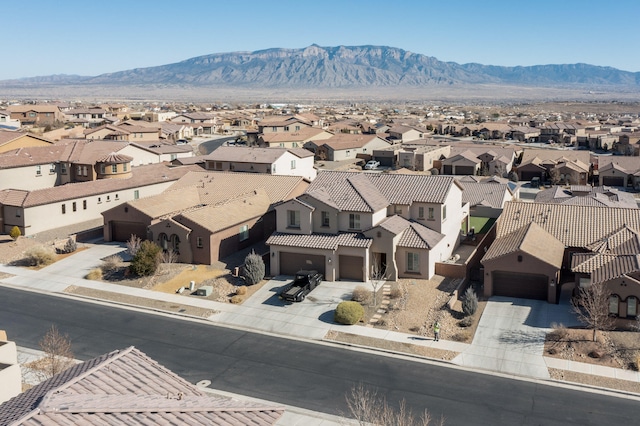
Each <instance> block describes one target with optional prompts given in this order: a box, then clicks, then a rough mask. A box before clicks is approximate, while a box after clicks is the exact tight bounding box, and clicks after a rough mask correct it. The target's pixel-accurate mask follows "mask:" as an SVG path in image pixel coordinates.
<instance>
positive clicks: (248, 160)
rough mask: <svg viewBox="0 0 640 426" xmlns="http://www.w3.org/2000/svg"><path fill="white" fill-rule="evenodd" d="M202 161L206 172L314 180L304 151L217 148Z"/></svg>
mask: <svg viewBox="0 0 640 426" xmlns="http://www.w3.org/2000/svg"><path fill="white" fill-rule="evenodd" d="M204 159H205V168H206V169H207V170H215V171H236V172H248V173H266V174H271V175H281V176H302V177H303V178H305V179H307V180H313V179H314V178H315V177H316V169H315V168H314V167H313V164H314V162H313V153H312V152H310V151H307V150H306V149H304V148H289V149H287V148H257V147H239V146H221V147H219V148H217V149H215V150H214V151H213V152H211V154H209V155H207V156H205V157H204Z"/></svg>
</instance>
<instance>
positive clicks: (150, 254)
mask: <svg viewBox="0 0 640 426" xmlns="http://www.w3.org/2000/svg"><path fill="white" fill-rule="evenodd" d="M161 260H162V249H161V248H160V246H159V245H157V244H156V243H154V242H152V241H148V240H145V241H143V242H142V243H141V244H140V249H139V250H138V251H137V252H136V254H135V256H133V259H132V260H131V264H130V265H129V269H130V270H131V272H133V273H134V274H136V275H138V276H148V275H153V274H154V273H155V272H156V270H157V269H158V265H159V264H160V262H161Z"/></svg>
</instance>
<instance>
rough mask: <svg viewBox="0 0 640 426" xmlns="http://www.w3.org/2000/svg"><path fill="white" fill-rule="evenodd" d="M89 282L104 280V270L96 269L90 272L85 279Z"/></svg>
mask: <svg viewBox="0 0 640 426" xmlns="http://www.w3.org/2000/svg"><path fill="white" fill-rule="evenodd" d="M85 278H86V279H88V280H93V281H98V280H101V279H102V269H100V268H95V269H92V270H90V271H89V273H88V274H87V276H86V277H85Z"/></svg>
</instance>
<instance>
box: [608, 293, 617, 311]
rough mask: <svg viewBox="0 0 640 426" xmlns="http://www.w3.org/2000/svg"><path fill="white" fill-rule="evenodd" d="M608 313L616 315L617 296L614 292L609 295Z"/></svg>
mask: <svg viewBox="0 0 640 426" xmlns="http://www.w3.org/2000/svg"><path fill="white" fill-rule="evenodd" d="M609 313H610V314H614V315H618V296H616V295H615V294H614V295H612V296H610V297H609Z"/></svg>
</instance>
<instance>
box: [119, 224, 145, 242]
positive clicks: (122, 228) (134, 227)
mask: <svg viewBox="0 0 640 426" xmlns="http://www.w3.org/2000/svg"><path fill="white" fill-rule="evenodd" d="M131 234H133V235H137V236H138V237H140V238H142V239H143V240H146V239H147V225H145V224H144V223H140V222H117V221H113V222H111V239H112V240H113V241H128V240H129V238H131Z"/></svg>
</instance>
